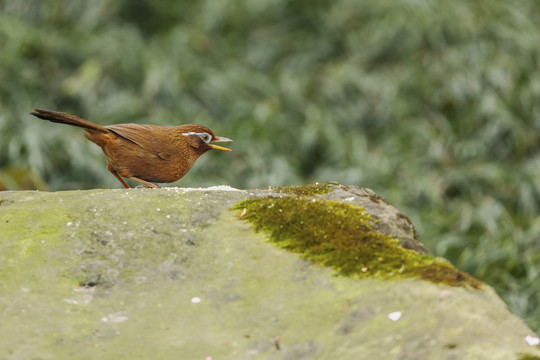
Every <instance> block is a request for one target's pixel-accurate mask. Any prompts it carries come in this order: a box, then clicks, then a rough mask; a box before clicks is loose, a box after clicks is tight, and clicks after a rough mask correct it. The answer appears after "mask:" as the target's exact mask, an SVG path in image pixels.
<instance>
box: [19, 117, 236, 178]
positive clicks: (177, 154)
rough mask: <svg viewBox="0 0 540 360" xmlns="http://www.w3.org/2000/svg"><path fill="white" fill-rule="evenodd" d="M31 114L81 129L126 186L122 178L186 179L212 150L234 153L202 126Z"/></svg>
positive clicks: (113, 172)
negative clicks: (108, 122) (103, 122)
mask: <svg viewBox="0 0 540 360" xmlns="http://www.w3.org/2000/svg"><path fill="white" fill-rule="evenodd" d="M30 114H32V115H34V116H37V117H38V118H40V119H43V120H49V121H52V122H55V123H60V124H68V125H73V126H78V127H81V128H83V129H84V130H86V132H87V134H86V137H87V138H88V139H89V140H90V141H92V142H94V143H95V144H97V145H98V146H99V147H101V149H102V150H103V153H104V154H105V157H106V158H107V169H108V170H109V171H110V172H112V174H113V175H114V176H116V178H117V179H118V180H119V181H120V182H121V183H122V185H124V187H126V188H129V185H128V184H126V182H125V181H124V180H123V179H122V177H124V178H127V179H131V180H135V181H138V182H140V183H141V184H144V185H146V186H148V187H151V188H157V187H158V186H157V185H155V184H153V183H152V182H156V183H170V182H173V181H176V180H178V179H180V178H181V177H182V176H184V175H185V174H186V173H187V172H188V171H189V169H191V166H193V164H194V163H195V160H197V159H198V158H199V156H201V155H202V154H204V153H205V152H207V151H208V150H211V149H218V150H225V151H231V150H230V149H227V148H224V147H221V146H217V145H214V144H213V143H214V142H219V141H223V142H224V141H232V140H231V139H227V138H225V137H218V136H216V135H214V133H213V132H212V131H211V130H210V129H208V128H207V127H204V126H202V125H196V124H187V125H180V126H157V125H139V124H118V125H109V126H101V125H98V124H94V123H93V122H90V121H88V120H84V119H81V118H79V117H77V116H73V115H69V114H66V113H62V112H56V111H49V110H41V109H33V110H32V112H30Z"/></svg>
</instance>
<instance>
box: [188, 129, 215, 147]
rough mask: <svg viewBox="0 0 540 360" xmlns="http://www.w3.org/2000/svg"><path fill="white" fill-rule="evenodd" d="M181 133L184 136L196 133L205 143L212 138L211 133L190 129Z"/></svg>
mask: <svg viewBox="0 0 540 360" xmlns="http://www.w3.org/2000/svg"><path fill="white" fill-rule="evenodd" d="M182 135H184V136H190V135H197V136H198V137H200V138H201V140H202V141H204V142H205V143H207V144H208V143H209V142H210V140H212V135H210V134H209V133H206V132H202V133H196V132H194V131H190V132H187V133H182Z"/></svg>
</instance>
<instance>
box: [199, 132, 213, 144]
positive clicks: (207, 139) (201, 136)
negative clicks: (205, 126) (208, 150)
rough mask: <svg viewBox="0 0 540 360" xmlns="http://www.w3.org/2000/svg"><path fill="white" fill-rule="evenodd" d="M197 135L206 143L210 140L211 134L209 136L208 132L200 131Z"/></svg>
mask: <svg viewBox="0 0 540 360" xmlns="http://www.w3.org/2000/svg"><path fill="white" fill-rule="evenodd" d="M199 137H200V138H201V140H202V141H204V142H205V143H207V144H208V143H209V142H210V140H212V136H210V134H209V133H201V134H199Z"/></svg>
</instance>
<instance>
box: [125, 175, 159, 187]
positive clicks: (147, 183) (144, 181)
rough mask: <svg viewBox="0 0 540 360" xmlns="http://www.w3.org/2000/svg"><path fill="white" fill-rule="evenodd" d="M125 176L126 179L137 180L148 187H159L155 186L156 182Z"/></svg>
mask: <svg viewBox="0 0 540 360" xmlns="http://www.w3.org/2000/svg"><path fill="white" fill-rule="evenodd" d="M126 177H127V178H128V179H131V180H135V181H138V182H140V183H141V184H143V185H146V186H148V187H149V188H154V189H155V188H159V186H157V185H156V184H152V183H151V182H148V181H146V180H143V179H139V178H136V177H135V176H126Z"/></svg>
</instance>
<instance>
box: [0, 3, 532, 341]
mask: <svg viewBox="0 0 540 360" xmlns="http://www.w3.org/2000/svg"><path fill="white" fill-rule="evenodd" d="M539 20H540V2H538V1H534V0H529V1H526V0H523V1H515V0H513V1H511V0H501V1H493V2H475V1H465V0H455V1H443V0H432V1H429V0H395V1H389V0H383V1H365V0H332V1H330V0H244V1H235V0H198V1H173V0H147V1H143V0H141V1H134V0H96V1H85V0H70V1H52V0H2V1H0V165H1V167H0V188H2V189H11V190H15V189H32V188H37V189H43V190H66V189H87V188H95V187H103V188H119V187H120V184H119V183H118V181H117V180H116V179H115V178H114V177H113V176H112V175H111V174H110V173H109V172H108V171H107V170H106V162H105V158H104V156H103V155H102V154H101V150H100V149H99V148H98V147H97V146H95V145H94V144H92V143H90V142H89V141H87V140H86V139H85V138H84V136H83V131H81V130H80V129H76V128H71V127H68V126H62V125H58V124H52V123H49V122H43V121H39V120H38V119H36V118H33V117H31V116H30V115H28V112H29V111H30V110H31V109H32V108H34V107H39V108H45V109H52V110H59V111H64V112H68V113H72V114H76V115H79V116H81V117H84V118H86V119H89V120H91V121H95V122H98V123H100V124H104V125H106V124H113V123H125V122H136V123H151V124H160V125H178V124H182V123H193V122H194V123H201V124H204V125H207V126H209V127H210V128H211V129H213V130H214V132H215V133H216V134H218V135H222V136H227V137H230V138H233V139H234V140H235V142H234V143H233V144H232V145H231V148H232V149H233V150H234V151H233V152H231V153H225V152H218V151H215V152H211V153H210V154H207V155H205V156H204V157H202V158H201V159H200V160H199V161H198V162H197V164H196V165H195V167H194V168H193V169H192V170H191V171H190V173H189V174H188V175H187V176H185V177H184V178H183V179H181V180H180V181H179V182H177V183H175V184H174V185H175V186H192V187H193V186H210V185H217V184H228V185H231V186H234V187H238V188H253V187H266V186H269V185H271V186H277V185H295V184H302V183H312V182H316V181H318V182H324V181H331V180H335V181H339V182H341V183H345V184H352V185H357V186H364V187H369V188H371V189H373V190H375V191H376V192H377V193H378V194H379V195H381V196H383V197H384V198H385V199H386V200H388V201H389V202H390V203H392V204H393V205H395V206H396V207H398V208H399V209H400V210H401V211H403V212H404V213H405V214H407V215H408V216H410V217H411V218H412V220H413V222H414V224H415V226H416V227H417V230H418V232H419V234H420V237H421V240H422V241H423V242H424V243H425V244H426V245H427V246H428V247H429V248H430V249H431V250H432V251H433V252H434V253H435V254H437V255H440V256H444V257H446V258H448V259H450V260H451V261H452V262H453V263H455V264H456V265H457V266H458V267H460V268H461V269H463V270H466V271H468V272H470V273H472V274H474V275H475V276H477V277H478V278H480V279H482V280H483V281H485V282H487V283H488V284H490V285H492V286H493V287H494V288H495V289H496V290H497V291H498V293H499V294H500V295H502V297H503V298H504V300H505V301H506V303H507V304H508V305H509V307H510V308H511V310H512V311H513V312H514V313H516V314H517V315H519V316H521V317H523V318H524V319H525V320H526V321H527V323H528V324H529V325H530V326H531V327H532V328H533V329H534V330H535V331H537V332H538V331H539V330H540V304H539V300H540V275H539V272H538V271H539V270H538V264H539V263H540V249H539V241H538V239H539V236H540V218H539V217H538V213H539V207H540V168H539V165H540V163H539V162H540V141H539V140H540V139H539V137H540V135H539V134H540V132H539V130H540V117H539V115H540V112H539V107H540V72H539V71H538V70H539V65H540V21H539Z"/></svg>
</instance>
